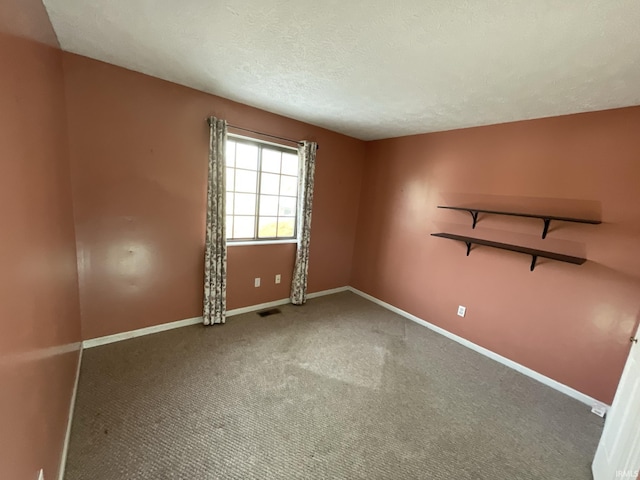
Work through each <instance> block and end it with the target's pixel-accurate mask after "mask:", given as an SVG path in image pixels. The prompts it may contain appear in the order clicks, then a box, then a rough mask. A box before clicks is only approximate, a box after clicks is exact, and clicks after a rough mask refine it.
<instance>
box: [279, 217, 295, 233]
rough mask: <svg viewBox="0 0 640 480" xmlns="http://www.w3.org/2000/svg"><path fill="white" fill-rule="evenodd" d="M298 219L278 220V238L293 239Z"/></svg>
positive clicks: (285, 218) (286, 218) (284, 218)
mask: <svg viewBox="0 0 640 480" xmlns="http://www.w3.org/2000/svg"><path fill="white" fill-rule="evenodd" d="M295 225H296V219H295V218H293V217H279V218H278V237H293V234H294V230H295Z"/></svg>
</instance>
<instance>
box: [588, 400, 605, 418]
mask: <svg viewBox="0 0 640 480" xmlns="http://www.w3.org/2000/svg"><path fill="white" fill-rule="evenodd" d="M591 413H595V414H596V415H598V416H599V417H602V418H604V416H605V415H606V414H607V406H606V405H605V404H604V403H594V404H593V406H592V407H591Z"/></svg>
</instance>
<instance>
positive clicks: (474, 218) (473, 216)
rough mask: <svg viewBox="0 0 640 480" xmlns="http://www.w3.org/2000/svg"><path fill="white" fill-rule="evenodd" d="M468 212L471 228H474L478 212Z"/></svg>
mask: <svg viewBox="0 0 640 480" xmlns="http://www.w3.org/2000/svg"><path fill="white" fill-rule="evenodd" d="M468 212H469V213H470V214H471V218H473V223H472V224H471V228H476V223H478V212H477V211H476V210H468Z"/></svg>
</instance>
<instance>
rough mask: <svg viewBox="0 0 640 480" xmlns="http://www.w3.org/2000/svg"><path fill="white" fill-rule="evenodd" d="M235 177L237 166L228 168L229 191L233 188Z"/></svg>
mask: <svg viewBox="0 0 640 480" xmlns="http://www.w3.org/2000/svg"><path fill="white" fill-rule="evenodd" d="M235 178H236V177H235V168H227V191H230V190H231V191H232V190H233V185H234V181H235V180H234V179H235Z"/></svg>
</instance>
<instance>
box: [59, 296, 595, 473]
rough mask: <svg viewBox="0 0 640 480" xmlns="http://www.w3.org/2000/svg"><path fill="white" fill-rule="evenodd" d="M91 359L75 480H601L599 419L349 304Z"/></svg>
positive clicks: (82, 391)
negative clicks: (593, 470)
mask: <svg viewBox="0 0 640 480" xmlns="http://www.w3.org/2000/svg"><path fill="white" fill-rule="evenodd" d="M281 309H282V314H278V315H274V316H269V317H265V318H261V317H259V316H258V315H256V314H255V313H253V314H246V315H242V316H237V317H232V318H231V319H229V321H228V323H227V324H226V325H224V326H214V327H202V326H199V325H198V326H193V327H186V328H180V329H177V330H172V331H168V332H164V333H159V334H155V335H150V336H146V337H141V338H137V339H132V340H128V341H124V342H120V343H115V344H111V345H105V346H102V347H96V348H92V349H89V350H86V351H85V352H84V358H83V362H82V371H81V376H80V387H79V391H78V397H77V404H76V411H75V417H74V421H73V428H72V434H71V444H70V449H69V457H68V463H67V475H66V479H67V480H81V479H82V480H134V479H153V480H156V479H185V480H186V479H189V480H205V479H260V480H265V479H342V478H343V479H367V480H371V479H394V480H395V479H412V478H416V479H418V478H419V479H436V480H441V479H442V480H444V479H447V480H448V479H455V480H464V479H488V480H510V479H523V480H528V479H544V480H552V479H559V480H572V479H575V480H585V479H590V478H591V474H590V467H589V465H590V462H591V459H592V457H593V454H594V451H595V448H596V445H597V442H598V438H599V436H600V433H601V430H602V424H603V421H602V419H600V418H598V417H597V416H595V415H593V414H591V413H590V412H589V409H588V407H586V406H585V405H583V404H581V403H579V402H577V401H575V400H573V399H571V398H569V397H566V396H564V395H562V394H561V393H558V392H556V391H554V390H552V389H550V388H548V387H545V386H543V385H541V384H539V383H537V382H536V381H534V380H531V379H529V378H527V377H525V376H523V375H520V374H518V373H516V372H514V371H513V370H510V369H508V368H506V367H504V366H502V365H500V364H498V363H496V362H494V361H492V360H489V359H487V358H485V357H483V356H481V355H478V354H476V353H474V352H472V351H471V350H469V349H467V348H465V347H462V346H460V345H458V344H456V343H454V342H452V341H450V340H448V339H446V338H444V337H442V336H440V335H438V334H436V333H433V332H431V331H430V330H428V329H426V328H424V327H422V326H420V325H417V324H414V323H412V322H410V321H408V320H405V319H403V318H401V317H399V316H397V315H395V314H393V313H390V312H388V311H387V310H384V309H383V308H381V307H379V306H377V305H375V304H373V303H371V302H369V301H367V300H364V299H362V298H360V297H358V296H356V295H355V294H352V293H348V292H347V293H340V294H336V295H332V296H327V297H322V298H318V299H314V300H310V301H309V302H308V303H307V305H305V306H304V307H294V306H292V305H287V306H284V307H282V308H281Z"/></svg>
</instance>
